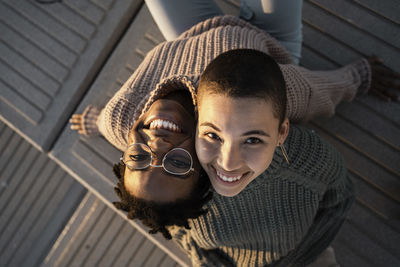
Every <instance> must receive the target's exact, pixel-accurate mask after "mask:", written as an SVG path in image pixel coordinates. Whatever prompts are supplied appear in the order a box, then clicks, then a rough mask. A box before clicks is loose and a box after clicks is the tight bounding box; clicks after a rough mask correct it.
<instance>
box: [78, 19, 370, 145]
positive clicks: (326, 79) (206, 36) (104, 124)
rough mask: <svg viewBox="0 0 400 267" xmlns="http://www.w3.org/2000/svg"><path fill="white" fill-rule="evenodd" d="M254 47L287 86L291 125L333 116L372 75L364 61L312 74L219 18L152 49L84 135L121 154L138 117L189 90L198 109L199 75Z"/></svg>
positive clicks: (92, 113) (260, 34)
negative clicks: (229, 54) (223, 59)
mask: <svg viewBox="0 0 400 267" xmlns="http://www.w3.org/2000/svg"><path fill="white" fill-rule="evenodd" d="M237 48H251V49H256V50H259V51H263V52H265V53H267V54H269V55H271V56H272V57H273V58H274V59H275V60H276V61H277V62H278V63H279V65H280V68H281V70H282V72H283V76H284V78H285V81H286V85H287V97H288V104H287V116H288V117H289V119H290V120H291V121H293V122H296V121H304V120H308V119H310V118H312V117H316V116H330V115H332V114H333V113H334V110H335V107H336V105H337V104H338V103H339V102H341V101H343V100H345V101H350V100H352V99H353V98H354V96H355V95H356V94H357V93H364V92H366V91H368V89H369V86H370V79H371V71H370V66H369V64H368V62H367V61H366V60H365V59H360V60H359V61H357V62H355V63H353V64H350V65H347V66H345V67H343V68H340V69H338V70H333V71H310V70H307V69H305V68H302V67H299V66H297V65H294V64H292V59H291V57H290V55H289V53H288V52H287V51H286V50H285V49H284V48H283V47H282V46H281V45H280V44H279V43H278V41H276V40H275V39H274V38H273V37H271V36H270V35H269V34H268V33H266V32H264V31H263V30H260V29H258V28H257V27H255V26H253V25H251V24H249V23H247V22H245V21H243V20H241V19H239V18H237V17H234V16H221V17H215V18H212V19H209V20H206V21H204V22H201V23H199V24H197V25H195V26H193V27H192V28H191V29H189V30H188V31H186V32H184V33H183V34H182V35H181V36H180V37H179V38H177V39H176V40H174V41H169V42H163V43H161V44H159V45H158V46H156V47H155V48H153V49H152V50H151V51H150V52H149V53H148V54H147V55H146V57H145V59H144V60H143V62H142V63H141V64H140V66H139V67H138V68H137V70H136V71H135V72H134V73H133V74H132V76H131V77H130V78H129V79H128V80H127V81H126V82H125V84H124V85H123V86H122V88H121V89H120V90H119V91H118V92H117V93H116V94H115V95H114V96H113V97H112V98H111V100H110V101H109V102H108V103H107V105H106V106H105V107H104V108H103V109H102V110H101V111H100V110H99V109H98V108H97V107H94V106H89V107H87V108H86V109H85V111H84V113H83V115H84V116H83V117H84V120H83V122H82V123H83V125H82V128H83V129H84V132H85V134H86V135H96V134H99V133H101V134H102V135H103V136H104V137H105V138H106V139H107V140H108V141H109V142H110V143H111V144H113V145H114V146H115V147H116V148H118V149H119V150H121V151H123V150H125V148H126V147H127V145H128V135H129V131H130V129H131V127H132V126H133V124H134V122H135V121H136V119H137V118H138V117H139V116H140V115H141V114H142V113H144V112H146V111H147V109H148V108H149V107H150V105H151V104H152V103H153V102H154V101H155V100H157V99H158V98H159V97H162V96H163V95H165V94H167V93H168V92H171V91H173V90H176V89H186V90H189V91H190V93H191V94H192V97H193V103H194V105H195V106H196V88H197V84H198V80H199V76H200V74H201V73H202V71H203V70H204V69H205V67H206V66H207V64H208V63H209V62H210V61H211V60H212V59H214V58H215V57H216V56H217V55H219V54H221V53H223V52H225V51H228V50H231V49H237Z"/></svg>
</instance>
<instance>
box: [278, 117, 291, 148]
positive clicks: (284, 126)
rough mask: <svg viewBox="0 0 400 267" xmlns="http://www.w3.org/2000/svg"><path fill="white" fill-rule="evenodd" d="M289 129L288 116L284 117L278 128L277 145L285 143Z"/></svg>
mask: <svg viewBox="0 0 400 267" xmlns="http://www.w3.org/2000/svg"><path fill="white" fill-rule="evenodd" d="M289 129H290V122H289V119H288V118H285V119H284V120H283V122H282V124H281V127H280V130H279V139H278V145H279V144H283V143H285V140H286V137H287V136H288V134H289Z"/></svg>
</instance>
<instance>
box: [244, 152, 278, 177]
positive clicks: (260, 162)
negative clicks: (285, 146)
mask: <svg viewBox="0 0 400 267" xmlns="http://www.w3.org/2000/svg"><path fill="white" fill-rule="evenodd" d="M274 152H275V150H274V149H271V148H268V149H264V150H260V151H253V152H251V153H247V156H246V159H247V166H248V167H249V168H250V169H251V170H252V171H253V172H254V173H255V174H256V175H257V176H258V175H259V174H261V173H263V172H264V171H265V170H266V169H267V168H268V166H269V165H270V164H271V161H272V158H273V156H274Z"/></svg>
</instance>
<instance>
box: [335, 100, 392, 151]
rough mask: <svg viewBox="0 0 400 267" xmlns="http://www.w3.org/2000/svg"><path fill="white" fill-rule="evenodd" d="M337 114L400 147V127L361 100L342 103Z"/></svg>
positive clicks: (387, 142)
mask: <svg viewBox="0 0 400 267" xmlns="http://www.w3.org/2000/svg"><path fill="white" fill-rule="evenodd" d="M337 114H340V115H341V116H343V117H346V119H347V120H349V121H351V122H352V123H354V124H356V125H357V126H359V127H361V128H362V129H363V130H364V131H366V132H368V133H369V134H371V135H373V136H374V137H375V138H377V139H379V140H381V141H383V142H385V143H386V144H388V145H390V146H392V147H393V148H400V138H399V136H400V127H398V126H396V125H394V124H393V123H391V121H387V120H386V119H385V117H384V116H382V115H381V114H380V113H378V112H374V110H372V109H370V108H368V107H366V106H365V105H362V104H360V102H358V101H354V102H352V103H349V104H347V103H346V104H343V105H340V107H339V108H338V109H337Z"/></svg>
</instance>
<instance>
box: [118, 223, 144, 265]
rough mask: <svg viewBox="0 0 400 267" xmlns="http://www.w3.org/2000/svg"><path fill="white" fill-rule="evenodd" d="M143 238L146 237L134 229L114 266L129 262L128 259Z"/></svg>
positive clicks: (132, 255) (133, 254)
mask: <svg viewBox="0 0 400 267" xmlns="http://www.w3.org/2000/svg"><path fill="white" fill-rule="evenodd" d="M145 240H146V238H145V237H144V236H143V235H142V234H140V233H139V232H138V231H135V232H134V234H133V235H132V236H131V237H130V238H129V242H128V244H127V245H126V246H125V247H124V249H123V250H122V252H121V254H120V256H119V257H118V259H117V261H116V262H115V266H127V265H128V264H129V263H130V259H131V258H132V257H134V256H135V254H136V251H137V250H138V248H139V247H140V246H141V244H142V243H143V242H144V241H145Z"/></svg>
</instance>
